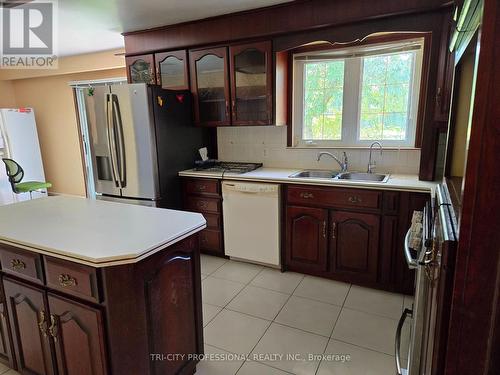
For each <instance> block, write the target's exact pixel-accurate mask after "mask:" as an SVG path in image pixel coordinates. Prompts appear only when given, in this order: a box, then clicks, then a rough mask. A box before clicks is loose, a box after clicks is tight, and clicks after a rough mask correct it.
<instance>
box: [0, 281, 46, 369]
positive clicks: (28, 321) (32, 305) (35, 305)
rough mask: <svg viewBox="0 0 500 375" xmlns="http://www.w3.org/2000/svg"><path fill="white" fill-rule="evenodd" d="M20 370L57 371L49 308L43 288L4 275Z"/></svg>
mask: <svg viewBox="0 0 500 375" xmlns="http://www.w3.org/2000/svg"><path fill="white" fill-rule="evenodd" d="M3 286H4V290H5V298H6V302H7V310H8V314H9V320H10V322H11V328H12V338H13V342H14V348H15V355H16V359H17V370H18V371H19V372H20V373H21V374H33V375H49V374H53V373H54V368H53V361H52V353H53V350H52V347H53V342H52V340H51V338H50V334H49V328H50V322H49V319H50V318H49V312H48V311H49V310H48V307H47V300H46V295H45V293H44V291H43V289H41V288H38V287H35V286H31V285H29V284H27V283H23V282H19V281H15V280H12V279H8V278H4V280H3Z"/></svg>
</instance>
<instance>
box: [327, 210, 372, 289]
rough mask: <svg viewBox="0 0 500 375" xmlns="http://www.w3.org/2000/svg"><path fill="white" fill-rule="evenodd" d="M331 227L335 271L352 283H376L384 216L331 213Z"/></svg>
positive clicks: (345, 212)
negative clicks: (381, 224) (381, 217)
mask: <svg viewBox="0 0 500 375" xmlns="http://www.w3.org/2000/svg"><path fill="white" fill-rule="evenodd" d="M330 228H331V229H330V254H331V257H332V258H331V259H332V272H333V273H334V274H335V275H337V276H345V278H346V279H348V280H349V281H350V282H355V281H359V282H376V281H377V268H378V267H377V265H378V252H379V231H380V216H379V215H377V214H368V213H358V212H347V211H331V212H330Z"/></svg>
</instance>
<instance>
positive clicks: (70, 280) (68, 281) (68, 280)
mask: <svg viewBox="0 0 500 375" xmlns="http://www.w3.org/2000/svg"><path fill="white" fill-rule="evenodd" d="M77 284H78V283H77V281H76V279H75V278H74V277H72V276H71V275H68V274H64V273H62V274H60V275H59V285H61V286H62V287H64V288H67V287H71V286H76V285H77Z"/></svg>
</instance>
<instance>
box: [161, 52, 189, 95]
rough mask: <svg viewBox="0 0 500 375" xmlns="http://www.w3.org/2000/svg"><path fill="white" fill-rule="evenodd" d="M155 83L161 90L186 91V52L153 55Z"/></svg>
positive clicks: (187, 86)
mask: <svg viewBox="0 0 500 375" xmlns="http://www.w3.org/2000/svg"><path fill="white" fill-rule="evenodd" d="M155 61H156V82H157V84H158V85H160V86H161V87H162V88H163V89H168V90H188V89H189V83H188V69H187V52H186V51H185V50H182V51H171V52H162V53H157V54H155Z"/></svg>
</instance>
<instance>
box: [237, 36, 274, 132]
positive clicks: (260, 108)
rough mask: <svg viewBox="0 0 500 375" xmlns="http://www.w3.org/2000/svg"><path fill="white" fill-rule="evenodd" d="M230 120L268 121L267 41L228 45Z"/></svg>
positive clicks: (269, 71) (269, 49)
mask: <svg viewBox="0 0 500 375" xmlns="http://www.w3.org/2000/svg"><path fill="white" fill-rule="evenodd" d="M229 65H230V69H229V72H230V77H229V78H230V82H231V124H232V125H271V124H272V115H273V109H272V108H273V107H272V103H273V101H272V92H273V82H272V77H273V75H272V46H271V41H264V42H256V43H248V44H238V45H234V46H230V47H229Z"/></svg>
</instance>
